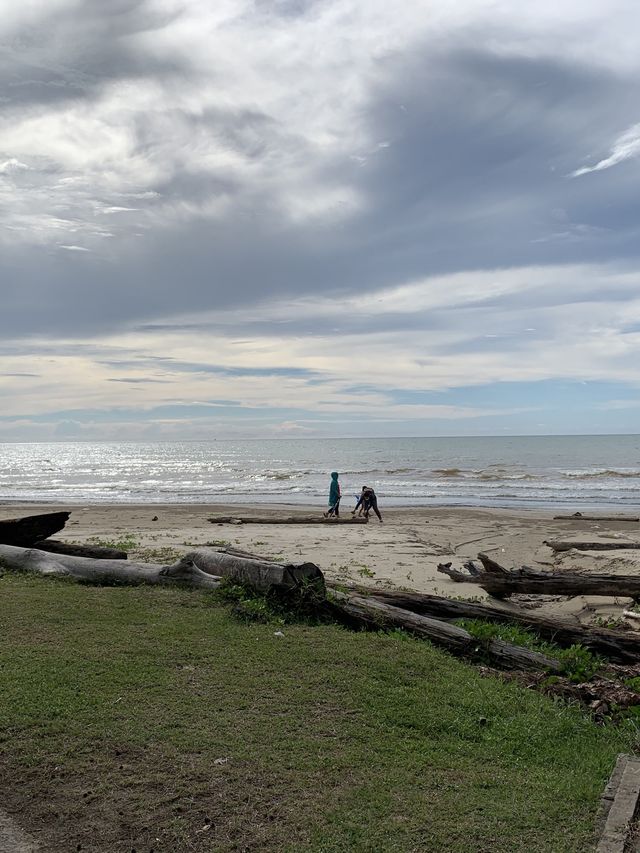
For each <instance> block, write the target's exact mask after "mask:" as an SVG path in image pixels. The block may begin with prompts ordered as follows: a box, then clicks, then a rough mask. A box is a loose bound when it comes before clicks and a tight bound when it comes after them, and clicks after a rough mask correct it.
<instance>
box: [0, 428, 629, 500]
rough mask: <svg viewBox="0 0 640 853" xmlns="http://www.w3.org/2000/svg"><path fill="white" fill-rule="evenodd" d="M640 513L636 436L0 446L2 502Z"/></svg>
mask: <svg viewBox="0 0 640 853" xmlns="http://www.w3.org/2000/svg"><path fill="white" fill-rule="evenodd" d="M331 471H338V472H339V474H340V483H341V486H342V493H343V506H345V505H346V506H349V505H350V504H351V503H353V504H355V501H356V495H357V494H358V492H359V491H360V489H361V487H362V486H372V487H373V488H374V489H375V490H376V493H377V495H378V500H379V503H380V505H381V506H382V505H386V506H394V505H395V506H410V505H415V506H420V505H426V506H477V507H531V508H539V507H549V508H552V507H553V508H566V509H571V510H575V511H578V510H581V509H583V508H584V509H586V508H596V507H599V508H606V507H608V508H618V509H621V510H622V509H628V508H636V509H637V508H640V436H639V435H590V436H587V435H574V436H567V435H565V436H513V437H511V436H509V437H505V436H495V437H491V436H483V437H454V438H444V437H439V438H360V439H340V438H337V439H314V438H286V439H268V440H241V441H235V440H211V441H172V442H153V443H152V442H148V443H145V442H113V441H110V442H86V441H85V442H50V443H46V442H40V443H4V444H0V501H2V502H3V503H24V502H37V503H55V504H60V503H62V504H90V503H150V504H151V503H152V504H158V503H174V502H177V503H194V504H195V503H215V502H220V503H254V502H255V503H279V504H307V505H309V504H316V503H317V504H320V505H323V504H324V502H325V501H326V497H327V494H328V489H329V480H330V473H331Z"/></svg>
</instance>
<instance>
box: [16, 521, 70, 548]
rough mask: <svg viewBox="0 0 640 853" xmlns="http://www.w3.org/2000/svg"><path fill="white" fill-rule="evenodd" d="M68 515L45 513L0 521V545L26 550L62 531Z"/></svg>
mask: <svg viewBox="0 0 640 853" xmlns="http://www.w3.org/2000/svg"><path fill="white" fill-rule="evenodd" d="M70 515H71V513H70V512H45V513H40V514H39V515H25V516H24V517H23V518H5V519H3V520H2V521H0V543H1V544H3V545H16V546H18V547H19V548H28V547H30V546H31V545H33V544H34V543H35V542H40V540H42V539H48V538H49V536H53V534H54V533H58V531H60V530H62V528H63V527H64V526H65V524H66V523H67V521H68V520H69V516H70Z"/></svg>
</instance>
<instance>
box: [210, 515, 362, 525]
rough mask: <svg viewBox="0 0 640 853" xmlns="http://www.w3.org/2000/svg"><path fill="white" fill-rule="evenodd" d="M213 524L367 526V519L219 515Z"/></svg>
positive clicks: (213, 520)
mask: <svg viewBox="0 0 640 853" xmlns="http://www.w3.org/2000/svg"><path fill="white" fill-rule="evenodd" d="M208 521H210V522H211V524H366V523H367V519H366V518H364V517H362V518H358V517H357V516H353V517H351V516H346V517H345V518H323V517H322V516H317V515H280V516H277V515H274V516H271V515H268V516H267V515H265V516H260V515H256V516H248V515H243V516H239V515H217V516H213V517H212V518H209V519H208Z"/></svg>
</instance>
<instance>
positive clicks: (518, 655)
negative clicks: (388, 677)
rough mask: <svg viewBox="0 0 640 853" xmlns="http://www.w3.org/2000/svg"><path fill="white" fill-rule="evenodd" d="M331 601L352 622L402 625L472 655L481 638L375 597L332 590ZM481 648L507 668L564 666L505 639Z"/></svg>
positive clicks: (374, 625) (552, 668) (376, 626)
mask: <svg viewBox="0 0 640 853" xmlns="http://www.w3.org/2000/svg"><path fill="white" fill-rule="evenodd" d="M331 603H332V607H333V609H334V611H335V612H336V614H337V615H339V616H342V617H343V618H345V619H346V621H348V622H350V623H355V624H358V625H363V626H366V627H369V628H374V629H377V630H380V629H381V628H402V629H404V630H405V631H409V632H410V633H412V634H415V635H416V636H418V637H424V638H426V639H428V640H431V641H432V642H434V643H436V644H437V645H439V646H444V647H445V648H447V649H449V650H450V651H452V652H455V653H457V654H463V655H473V654H476V653H477V652H478V651H479V648H480V647H479V641H478V640H477V639H475V638H474V637H472V636H471V634H470V633H469V632H468V631H465V630H464V628H460V627H458V626H457V625H450V624H449V623H447V622H443V621H441V620H439V619H433V618H431V617H429V616H418V615H417V614H416V613H411V612H409V611H408V610H401V609H400V608H399V607H393V606H391V605H389V604H385V603H384V602H382V601H377V600H376V599H374V598H370V597H365V596H361V595H350V594H348V593H344V592H340V591H337V590H332V594H331ZM482 651H483V652H484V653H485V654H487V655H488V656H489V657H490V658H491V659H492V660H493V661H494V662H495V663H496V664H498V665H499V666H501V667H504V668H507V669H544V670H549V671H551V672H560V671H561V669H562V667H561V665H560V663H559V662H558V661H557V660H555V659H553V658H548V657H546V655H542V654H540V653H539V652H533V651H531V650H530V649H524V648H522V647H521V646H514V645H512V644H511V643H506V642H504V641H503V640H489V641H488V642H487V643H486V644H482Z"/></svg>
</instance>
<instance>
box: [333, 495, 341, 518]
mask: <svg viewBox="0 0 640 853" xmlns="http://www.w3.org/2000/svg"><path fill="white" fill-rule="evenodd" d="M333 512H334V515H335V517H336V518H340V498H338V500H337V501H336V503H335V506H334V507H333Z"/></svg>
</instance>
